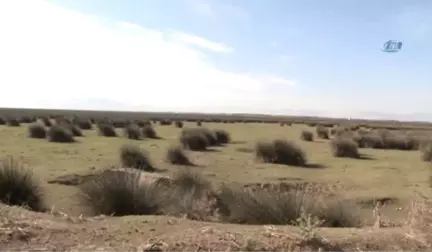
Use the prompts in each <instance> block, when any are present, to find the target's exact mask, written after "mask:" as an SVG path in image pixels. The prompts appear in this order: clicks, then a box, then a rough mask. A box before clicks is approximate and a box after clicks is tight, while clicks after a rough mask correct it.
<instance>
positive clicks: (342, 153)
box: [331, 138, 360, 158]
mask: <svg viewBox="0 0 432 252" xmlns="http://www.w3.org/2000/svg"><path fill="white" fill-rule="evenodd" d="M331 147H332V150H333V155H334V156H335V157H348V158H359V157H360V154H359V152H358V146H357V144H356V143H355V142H354V141H353V140H352V139H348V138H337V139H334V140H332V142H331Z"/></svg>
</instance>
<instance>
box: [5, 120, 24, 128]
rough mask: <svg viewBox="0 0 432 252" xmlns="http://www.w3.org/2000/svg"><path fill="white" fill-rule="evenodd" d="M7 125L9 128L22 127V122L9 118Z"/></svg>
mask: <svg viewBox="0 0 432 252" xmlns="http://www.w3.org/2000/svg"><path fill="white" fill-rule="evenodd" d="M6 125H7V126H9V127H19V126H21V124H20V122H19V121H18V120H17V119H16V118H7V119H6Z"/></svg>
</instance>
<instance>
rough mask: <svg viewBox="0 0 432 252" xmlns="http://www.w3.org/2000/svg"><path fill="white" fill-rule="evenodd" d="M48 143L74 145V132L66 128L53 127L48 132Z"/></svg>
mask: <svg viewBox="0 0 432 252" xmlns="http://www.w3.org/2000/svg"><path fill="white" fill-rule="evenodd" d="M47 137H48V141H50V142H55V143H72V142H75V139H74V137H73V134H72V132H71V131H70V130H69V129H67V128H66V127H64V126H61V125H57V124H55V125H53V126H52V127H51V128H49V129H48V131H47Z"/></svg>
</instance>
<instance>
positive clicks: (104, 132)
mask: <svg viewBox="0 0 432 252" xmlns="http://www.w3.org/2000/svg"><path fill="white" fill-rule="evenodd" d="M97 128H98V134H99V135H100V136H105V137H116V136H117V132H116V130H115V128H114V126H113V125H111V124H108V123H99V124H98V125H97Z"/></svg>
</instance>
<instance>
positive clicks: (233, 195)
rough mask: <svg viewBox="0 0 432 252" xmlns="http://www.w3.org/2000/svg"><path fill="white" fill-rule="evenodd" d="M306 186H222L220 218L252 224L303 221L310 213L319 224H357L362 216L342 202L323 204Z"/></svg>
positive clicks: (340, 225) (354, 225) (283, 223)
mask: <svg viewBox="0 0 432 252" xmlns="http://www.w3.org/2000/svg"><path fill="white" fill-rule="evenodd" d="M322 202H325V201H317V200H316V199H315V198H314V197H312V196H311V195H309V194H307V193H306V192H305V190H302V189H296V190H292V191H283V192H280V191H276V190H273V189H257V190H251V189H249V188H239V187H234V186H226V185H225V186H223V187H222V188H221V190H220V192H219V194H218V205H219V209H220V211H219V213H220V215H221V219H222V220H223V221H226V222H231V223H238V224H252V225H269V224H273V225H301V222H302V221H305V220H306V219H307V217H308V215H309V216H312V217H315V218H316V219H317V222H318V223H316V224H318V225H317V226H325V227H358V226H359V225H360V220H361V219H360V217H359V216H358V215H356V214H353V211H352V209H350V208H348V207H347V205H345V204H343V203H342V202H338V203H340V204H339V205H337V204H335V203H333V202H332V203H331V204H329V203H327V204H324V203H322Z"/></svg>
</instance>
